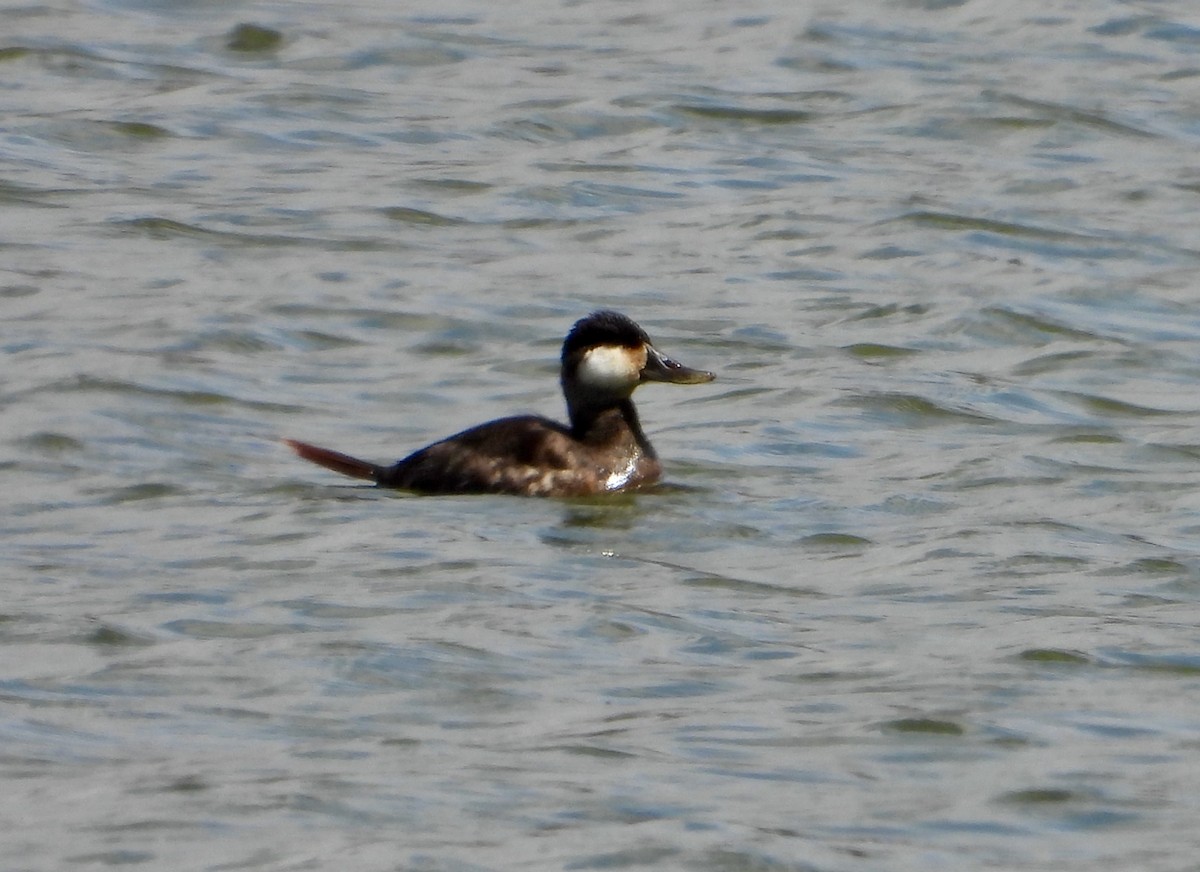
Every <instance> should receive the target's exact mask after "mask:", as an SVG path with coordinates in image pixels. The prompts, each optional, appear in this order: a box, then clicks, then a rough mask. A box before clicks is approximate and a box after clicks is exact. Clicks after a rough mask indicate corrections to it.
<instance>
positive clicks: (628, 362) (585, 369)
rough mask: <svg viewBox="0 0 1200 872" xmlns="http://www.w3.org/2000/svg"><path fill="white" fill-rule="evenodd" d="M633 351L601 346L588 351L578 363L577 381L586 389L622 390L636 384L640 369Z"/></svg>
mask: <svg viewBox="0 0 1200 872" xmlns="http://www.w3.org/2000/svg"><path fill="white" fill-rule="evenodd" d="M633 355H634V352H633V349H630V348H618V347H615V346H601V347H600V348H593V349H591V350H590V351H588V352H587V353H586V354H585V355H584V356H583V360H581V361H580V362H579V369H578V370H577V375H578V377H579V381H580V382H581V383H583V384H585V385H587V386H588V387H593V388H603V389H606V390H623V389H625V388H630V387H633V386H634V385H636V384H637V383H638V379H639V377H640V373H641V367H640V366H639V365H638V363H637V361H636V360H634V359H633Z"/></svg>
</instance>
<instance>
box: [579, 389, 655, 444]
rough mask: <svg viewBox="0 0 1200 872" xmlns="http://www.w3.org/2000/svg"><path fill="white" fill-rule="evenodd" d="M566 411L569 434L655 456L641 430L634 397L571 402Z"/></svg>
mask: <svg viewBox="0 0 1200 872" xmlns="http://www.w3.org/2000/svg"><path fill="white" fill-rule="evenodd" d="M568 411H569V412H570V415H571V435H572V436H574V437H575V438H576V439H578V440H579V441H580V442H585V443H587V444H588V445H594V446H596V447H605V448H617V449H622V450H623V451H625V452H629V453H639V454H641V455H643V456H645V457H649V458H654V457H656V455H655V453H654V448H653V447H652V446H651V445H650V441H649V440H648V439H647V438H646V434H645V433H643V432H642V425H641V423H640V422H639V421H638V415H637V409H635V408H634V406H633V400H630V399H624V400H620V401H618V402H616V403H615V404H607V405H603V406H588V405H583V406H571V407H570V408H569V409H568Z"/></svg>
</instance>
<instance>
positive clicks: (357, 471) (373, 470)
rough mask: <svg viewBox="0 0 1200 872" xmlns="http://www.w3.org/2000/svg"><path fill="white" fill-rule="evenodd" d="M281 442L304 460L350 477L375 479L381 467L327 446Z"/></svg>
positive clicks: (291, 440) (288, 440) (289, 440)
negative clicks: (331, 449)
mask: <svg viewBox="0 0 1200 872" xmlns="http://www.w3.org/2000/svg"><path fill="white" fill-rule="evenodd" d="M283 443H284V444H285V445H287V446H288V447H289V448H291V449H292V450H293V451H295V452H296V453H297V454H298V455H300V456H301V457H303V458H304V459H305V460H308V461H310V462H312V463H315V464H317V465H318V466H323V467H325V468H326V469H332V470H333V471H334V472H340V473H341V474H342V475H348V476H350V477H351V478H365V479H367V481H375V480H376V478H377V476H378V475H379V472H380V469H381V467H379V466H376V465H375V464H374V463H367V461H365V460H359V459H358V458H357V457H351V456H350V455H349V454H342V453H341V452H340V451H330V450H329V449H328V448H319V447H317V446H316V445H309V444H308V443H307V442H298V441H297V440H295V439H284V440H283Z"/></svg>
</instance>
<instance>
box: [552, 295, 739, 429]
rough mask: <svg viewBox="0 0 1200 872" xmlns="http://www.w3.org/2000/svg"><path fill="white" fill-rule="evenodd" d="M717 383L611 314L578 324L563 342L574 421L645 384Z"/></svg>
mask: <svg viewBox="0 0 1200 872" xmlns="http://www.w3.org/2000/svg"><path fill="white" fill-rule="evenodd" d="M714 378H716V376H715V375H713V374H712V373H711V372H705V371H704V370H699V369H691V368H689V367H686V366H684V365H683V364H681V363H677V362H676V361H674V360H671V359H670V358H669V357H667V356H665V355H664V354H662V353H661V352H659V351H658V350H657V349H656V348H655V347H654V345H653V343H651V341H650V337H649V336H648V335H647V334H646V331H645V330H643V329H642V328H641V327H639V326H638V325H637V324H636V323H635V322H634V321H633V320H632V319H630V318H628V317H626V316H625V315H622V314H621V313H620V312H614V311H612V310H609V309H605V310H601V311H599V312H593V313H592V314H591V315H588V316H587V317H586V318H583V319H581V320H579V321H577V322H576V323H575V326H574V327H572V328H571V332H570V333H568V334H567V338H566V340H565V341H564V342H563V348H562V385H563V393H565V394H566V397H567V407H568V409H569V410H570V412H571V417H572V420H574V419H575V416H576V414H577V412H579V411H580V410H582V409H585V408H593V409H596V408H604V407H606V406H612V405H616V404H618V403H621V402H623V401H625V400H627V399H629V397H630V395H631V394H632V393H633V389H634V388H636V387H637V386H638V385H640V384H642V383H643V382H648V381H660V382H670V383H672V384H679V385H693V384H701V383H703V382H710V381H712V380H713V379H714Z"/></svg>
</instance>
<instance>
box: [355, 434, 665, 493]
mask: <svg viewBox="0 0 1200 872" xmlns="http://www.w3.org/2000/svg"><path fill="white" fill-rule="evenodd" d="M614 461H615V462H614ZM659 473H660V466H659V464H658V461H657V460H656V459H655V458H653V457H640V456H639V457H635V458H632V459H630V458H626V457H619V456H616V455H612V454H611V452H607V451H605V450H603V449H600V448H597V447H595V446H591V445H588V444H586V443H584V442H581V441H580V440H578V439H576V438H575V437H574V436H572V435H571V431H570V430H569V429H568V428H567V427H565V426H563V425H562V424H559V423H558V422H557V421H552V420H550V419H549V418H542V417H538V416H536V415H520V416H517V417H512V418H501V419H499V420H497V421H490V422H488V423H486V424H480V425H479V426H477V427H472V428H471V429H469V430H464V431H463V432H461V433H457V434H455V435H454V436H450V437H449V438H447V439H443V440H442V441H441V442H435V443H434V444H432V445H430V446H428V447H427V448H422V449H421V450H420V451H417V452H415V453H413V454H411V455H409V456H408V457H406V458H404V459H403V460H401V461H400V462H399V463H397V464H395V465H394V466H390V467H387V468H386V469H383V470H380V471H379V473H378V476H377V478H376V481H377V482H378V483H379V484H380V485H382V486H383V487H394V488H403V489H405V490H414V491H419V492H422V493H428V494H451V493H459V494H462V493H491V494H521V495H527V496H564V497H567V496H587V495H591V494H600V493H608V492H610V491H613V490H620V489H623V488H627V487H632V486H636V485H642V484H648V483H650V482H652V481H655V480H657V478H658V475H659Z"/></svg>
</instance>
